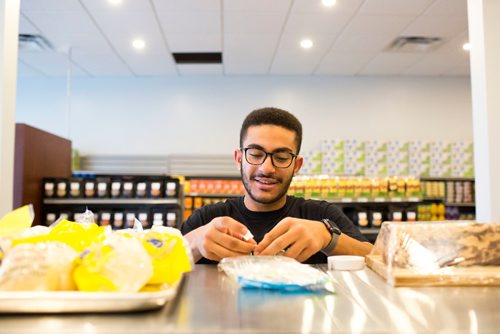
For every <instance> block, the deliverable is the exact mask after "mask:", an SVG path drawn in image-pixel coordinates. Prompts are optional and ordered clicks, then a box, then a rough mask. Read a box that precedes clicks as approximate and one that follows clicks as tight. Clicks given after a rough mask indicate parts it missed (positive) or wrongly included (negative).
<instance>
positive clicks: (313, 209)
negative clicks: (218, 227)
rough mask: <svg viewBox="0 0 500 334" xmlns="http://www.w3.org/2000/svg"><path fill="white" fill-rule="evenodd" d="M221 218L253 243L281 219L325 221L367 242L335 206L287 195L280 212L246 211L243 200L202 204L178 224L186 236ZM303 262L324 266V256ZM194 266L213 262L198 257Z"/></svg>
mask: <svg viewBox="0 0 500 334" xmlns="http://www.w3.org/2000/svg"><path fill="white" fill-rule="evenodd" d="M221 216H229V217H231V218H233V219H235V220H237V221H239V222H240V223H242V224H243V225H245V226H246V227H247V228H248V229H249V230H250V232H252V234H253V236H254V239H255V241H256V242H257V243H259V242H260V241H261V240H262V239H263V238H264V235H265V234H266V233H267V232H269V231H271V229H272V228H273V227H274V226H276V224H277V223H279V222H280V221H281V220H282V219H283V218H285V217H294V218H301V219H308V220H316V221H320V220H321V219H324V218H328V219H330V220H331V221H333V222H335V224H337V226H338V228H339V229H340V230H341V231H342V233H345V234H347V235H348V236H350V237H352V238H354V239H357V240H360V241H367V240H366V239H365V238H364V237H363V235H362V234H361V232H359V230H358V229H357V228H356V226H354V224H353V223H352V222H351V221H350V220H349V218H347V217H346V215H344V213H343V212H342V211H341V210H340V209H339V208H338V207H337V206H336V205H334V204H332V203H329V202H326V201H317V200H306V199H303V198H299V197H293V196H287V199H286V204H285V206H283V207H282V208H281V209H279V210H276V211H267V212H257V211H250V210H248V209H247V208H246V206H245V204H244V202H243V197H238V198H232V199H228V200H227V201H225V202H223V203H222V202H220V203H216V204H212V205H206V206H203V207H201V208H200V209H198V210H196V211H195V212H193V214H192V215H191V217H189V219H188V220H186V221H185V222H184V223H183V224H182V226H181V232H182V234H186V233H188V232H191V231H192V230H194V229H196V228H198V227H200V226H203V225H205V224H208V223H210V221H212V219H214V218H216V217H221ZM304 262H305V263H326V255H325V254H323V253H321V252H318V253H316V254H314V255H312V256H311V257H310V258H309V259H307V260H306V261H304ZM198 263H216V262H214V261H211V260H208V259H205V258H202V259H201V260H200V261H198Z"/></svg>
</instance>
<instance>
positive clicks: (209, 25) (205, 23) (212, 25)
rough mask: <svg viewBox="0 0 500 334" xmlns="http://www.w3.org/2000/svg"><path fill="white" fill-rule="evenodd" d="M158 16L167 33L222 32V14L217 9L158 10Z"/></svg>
mask: <svg viewBox="0 0 500 334" xmlns="http://www.w3.org/2000/svg"><path fill="white" fill-rule="evenodd" d="M158 17H159V19H160V24H161V26H162V28H163V30H164V32H165V34H166V35H168V34H170V33H174V34H220V31H221V14H220V12H216V11H207V12H200V11H197V12H194V11H193V12H158ZM195 22H196V24H194V23H195Z"/></svg>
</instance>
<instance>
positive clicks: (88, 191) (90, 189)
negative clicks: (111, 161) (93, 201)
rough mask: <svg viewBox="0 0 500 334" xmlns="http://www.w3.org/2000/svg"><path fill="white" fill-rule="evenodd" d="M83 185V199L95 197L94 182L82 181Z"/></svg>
mask: <svg viewBox="0 0 500 334" xmlns="http://www.w3.org/2000/svg"><path fill="white" fill-rule="evenodd" d="M84 185H85V197H87V198H92V197H95V195H96V189H95V181H94V180H88V181H84Z"/></svg>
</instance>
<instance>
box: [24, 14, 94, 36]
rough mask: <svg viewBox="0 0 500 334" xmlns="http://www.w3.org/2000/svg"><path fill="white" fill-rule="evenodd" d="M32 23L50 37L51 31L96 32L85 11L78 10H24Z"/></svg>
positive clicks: (69, 32)
mask: <svg viewBox="0 0 500 334" xmlns="http://www.w3.org/2000/svg"><path fill="white" fill-rule="evenodd" d="M23 13H24V15H26V16H27V17H28V18H29V19H30V21H31V22H33V24H35V25H36V26H37V27H38V28H39V29H40V30H41V31H42V32H43V33H44V34H45V35H47V36H46V37H48V38H50V35H51V34H52V33H58V32H60V31H65V32H66V33H68V34H71V33H93V34H98V33H99V31H98V30H97V28H96V26H95V25H94V22H92V20H91V19H90V18H89V16H88V15H87V13H86V12H85V11H83V10H80V11H53V10H50V11H24V12H23Z"/></svg>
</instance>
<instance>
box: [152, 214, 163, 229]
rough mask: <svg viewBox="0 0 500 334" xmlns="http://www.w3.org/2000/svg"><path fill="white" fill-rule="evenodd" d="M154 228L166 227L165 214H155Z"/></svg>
mask: <svg viewBox="0 0 500 334" xmlns="http://www.w3.org/2000/svg"><path fill="white" fill-rule="evenodd" d="M152 225H153V226H163V225H165V219H164V214H163V212H155V213H153V224H152Z"/></svg>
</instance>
